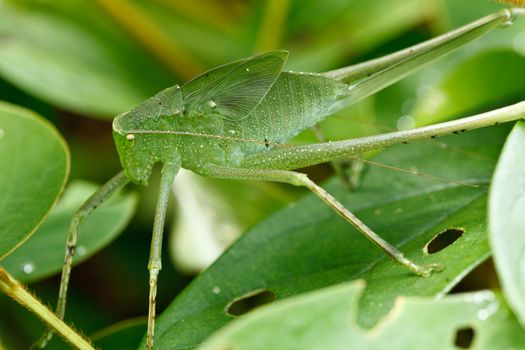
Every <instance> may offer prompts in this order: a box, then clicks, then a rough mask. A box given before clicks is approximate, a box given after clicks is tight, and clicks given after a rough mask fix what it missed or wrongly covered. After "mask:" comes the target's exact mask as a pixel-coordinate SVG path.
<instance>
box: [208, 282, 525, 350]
mask: <svg viewBox="0 0 525 350" xmlns="http://www.w3.org/2000/svg"><path fill="white" fill-rule="evenodd" d="M358 282H359V281H356V282H353V283H350V284H343V285H338V286H334V287H330V288H326V289H322V290H318V291H316V292H312V293H308V294H304V295H300V296H297V297H293V298H290V299H287V300H285V301H281V302H278V303H275V304H273V305H270V306H268V307H265V308H264V309H262V308H261V309H260V310H258V311H256V312H254V313H251V314H249V315H247V316H246V317H243V318H241V319H239V320H237V321H235V322H232V323H231V324H229V325H228V326H226V327H225V328H223V329H221V330H220V331H219V332H217V333H216V334H215V335H213V336H212V337H211V338H210V339H209V340H208V341H207V342H206V343H205V344H204V345H203V346H201V347H199V349H202V350H226V349H237V350H244V349H245V350H248V349H249V350H258V349H276V350H277V349H283V350H285V349H286V350H294V349H301V350H314V349H330V350H338V349H341V350H342V349H368V350H373V349H398V350H404V349H429V350H433V349H435V350H444V349H450V350H452V349H457V346H456V344H455V342H456V339H458V331H459V330H461V329H469V328H470V329H472V331H473V334H474V340H473V341H474V343H473V346H472V347H468V348H469V349H478V350H479V349H506V348H518V347H520V348H521V347H523V346H525V332H523V331H521V332H513V330H515V329H516V326H517V322H516V320H515V319H514V318H513V317H512V315H511V314H509V312H508V309H507V308H506V306H505V305H504V304H503V303H504V302H503V300H502V299H501V298H499V297H498V298H497V297H496V296H495V295H494V293H492V292H489V291H485V292H477V293H469V294H459V295H454V296H449V297H446V298H444V299H442V300H435V299H433V298H415V297H413V298H406V299H405V298H400V299H398V300H397V302H396V306H395V308H394V309H393V310H392V311H391V312H390V314H389V315H388V316H387V317H385V318H384V319H383V320H382V321H381V323H380V324H378V325H377V326H376V327H374V328H373V329H371V330H365V329H363V328H361V327H359V325H358V324H357V323H356V316H357V308H358V304H359V296H360V295H361V294H362V292H363V289H364V284H363V283H358ZM513 328H514V329H513ZM518 330H519V326H518ZM460 334H461V333H459V335H460ZM509 336H510V337H509ZM466 341H468V340H466ZM462 347H463V348H464V347H465V346H462Z"/></svg>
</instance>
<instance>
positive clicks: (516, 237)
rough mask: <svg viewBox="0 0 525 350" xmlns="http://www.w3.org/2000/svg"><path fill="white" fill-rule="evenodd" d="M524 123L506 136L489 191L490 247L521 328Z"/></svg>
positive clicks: (524, 315) (524, 306)
mask: <svg viewBox="0 0 525 350" xmlns="http://www.w3.org/2000/svg"><path fill="white" fill-rule="evenodd" d="M524 149H525V122H523V121H522V122H519V123H517V124H516V127H515V128H514V130H513V131H512V133H511V134H510V135H509V138H508V139H507V142H506V143H505V147H504V149H503V152H502V154H501V157H500V160H499V161H498V166H497V168H496V172H495V174H494V180H493V185H492V187H491V191H490V202H489V221H490V243H491V246H492V249H493V251H494V259H495V262H496V268H497V271H498V274H499V277H500V280H501V283H502V285H503V292H504V294H505V296H506V297H507V299H508V301H509V304H510V305H511V307H512V309H513V310H514V312H515V313H516V315H517V317H518V318H519V320H520V322H521V324H525V301H524V299H523V295H524V293H525V281H524V279H523V275H524V273H525V255H524V252H525V239H524V238H523V233H524V232H525V217H524V215H523V213H525V158H524V157H523V150H524Z"/></svg>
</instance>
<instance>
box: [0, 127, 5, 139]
mask: <svg viewBox="0 0 525 350" xmlns="http://www.w3.org/2000/svg"><path fill="white" fill-rule="evenodd" d="M4 135H5V131H4V129H0V139H1V138H2V137H4Z"/></svg>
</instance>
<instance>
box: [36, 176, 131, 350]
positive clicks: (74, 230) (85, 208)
mask: <svg viewBox="0 0 525 350" xmlns="http://www.w3.org/2000/svg"><path fill="white" fill-rule="evenodd" d="M128 182H129V179H128V178H127V177H126V176H125V175H124V172H123V171H121V172H119V173H118V174H117V175H115V176H114V177H113V178H111V179H110V180H109V181H108V182H106V183H105V184H104V185H102V186H101V187H100V188H99V189H98V190H97V191H96V192H95V193H93V194H92V195H91V197H89V198H88V200H87V201H86V202H85V203H84V204H83V205H82V207H80V209H79V210H78V211H77V212H76V213H75V216H73V219H72V220H71V223H70V225H69V230H68V234H67V243H66V253H65V257H64V266H63V267H62V277H61V280H60V290H59V293H58V301H57V306H56V310H55V314H56V316H57V317H58V318H59V319H61V320H62V319H64V315H65V312H66V299H67V288H68V285H69V277H70V275H71V266H72V264H73V257H74V255H75V248H76V245H77V236H78V225H79V224H80V223H81V222H82V220H84V219H85V218H87V217H88V216H89V214H91V212H92V211H93V210H95V209H96V208H97V207H98V206H99V205H100V204H102V203H104V202H105V201H106V200H108V199H109V198H110V197H111V196H113V195H114V194H115V193H116V192H118V191H119V190H121V189H122V188H123V187H124V186H125V185H126V184H127V183H128ZM52 336H53V331H51V330H48V331H47V332H46V333H44V334H43V335H42V337H41V338H40V339H39V340H38V341H37V342H36V343H35V344H34V345H33V348H37V349H38V348H44V347H45V346H46V344H47V343H48V342H49V340H51V338H52Z"/></svg>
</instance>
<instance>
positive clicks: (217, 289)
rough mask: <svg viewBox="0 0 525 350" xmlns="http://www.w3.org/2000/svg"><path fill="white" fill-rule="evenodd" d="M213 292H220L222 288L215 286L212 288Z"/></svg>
mask: <svg viewBox="0 0 525 350" xmlns="http://www.w3.org/2000/svg"><path fill="white" fill-rule="evenodd" d="M211 291H212V292H213V294H219V293H220V292H221V289H220V288H219V287H217V286H215V287H213V289H212V290H211Z"/></svg>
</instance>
